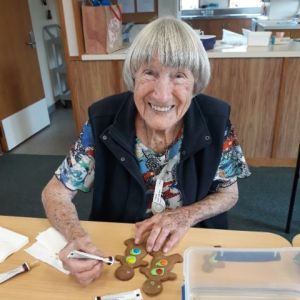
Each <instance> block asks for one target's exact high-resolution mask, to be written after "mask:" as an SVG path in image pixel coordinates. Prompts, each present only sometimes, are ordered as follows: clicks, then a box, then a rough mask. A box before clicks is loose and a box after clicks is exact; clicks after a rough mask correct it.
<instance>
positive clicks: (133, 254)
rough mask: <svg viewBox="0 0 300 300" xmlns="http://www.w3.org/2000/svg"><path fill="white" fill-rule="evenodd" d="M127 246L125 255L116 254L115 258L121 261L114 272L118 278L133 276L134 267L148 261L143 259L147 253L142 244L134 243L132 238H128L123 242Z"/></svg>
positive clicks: (143, 265) (124, 278) (127, 278)
mask: <svg viewBox="0 0 300 300" xmlns="http://www.w3.org/2000/svg"><path fill="white" fill-rule="evenodd" d="M124 244H125V245H126V246H127V248H126V250H125V256H121V255H117V256H116V257H115V259H116V260H117V261H119V262H120V263H121V266H120V267H118V269H117V270H116V272H115V276H116V277H117V278H118V279H120V280H123V281H125V280H129V279H131V278H132V277H133V276H134V268H137V267H140V266H142V267H145V266H147V265H148V262H147V261H145V260H143V258H144V257H145V256H146V255H147V251H146V247H145V245H144V244H141V245H135V243H134V239H133V238H132V239H128V240H126V241H125V242H124Z"/></svg>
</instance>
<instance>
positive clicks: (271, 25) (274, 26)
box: [257, 20, 300, 30]
mask: <svg viewBox="0 0 300 300" xmlns="http://www.w3.org/2000/svg"><path fill="white" fill-rule="evenodd" d="M298 22H299V20H298V21H296V20H295V21H294V20H257V26H258V27H262V29H263V30H285V29H287V30H296V29H300V24H299V23H298Z"/></svg>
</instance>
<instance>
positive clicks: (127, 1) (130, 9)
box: [118, 0, 135, 14]
mask: <svg viewBox="0 0 300 300" xmlns="http://www.w3.org/2000/svg"><path fill="white" fill-rule="evenodd" d="M118 3H119V4H120V5H121V8H122V12H123V13H124V14H128V13H134V12H135V9H134V0H118Z"/></svg>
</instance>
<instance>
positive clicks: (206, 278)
mask: <svg viewBox="0 0 300 300" xmlns="http://www.w3.org/2000/svg"><path fill="white" fill-rule="evenodd" d="M184 280H185V283H184V284H185V285H184V286H185V291H184V293H183V294H184V297H185V300H229V299H230V300H300V248H293V247H291V248H269V249H265V248H263V249H262V248H259V249H253V248H251V249H248V248H247V249H237V248H188V249H187V250H186V251H185V253H184Z"/></svg>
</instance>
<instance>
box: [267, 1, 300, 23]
mask: <svg viewBox="0 0 300 300" xmlns="http://www.w3.org/2000/svg"><path fill="white" fill-rule="evenodd" d="M299 1H300V0H285V1H278V0H273V1H271V2H270V4H269V6H268V8H267V15H268V16H269V19H273V20H274V19H284V18H290V17H292V16H294V15H295V14H297V13H299V9H300V2H299Z"/></svg>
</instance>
